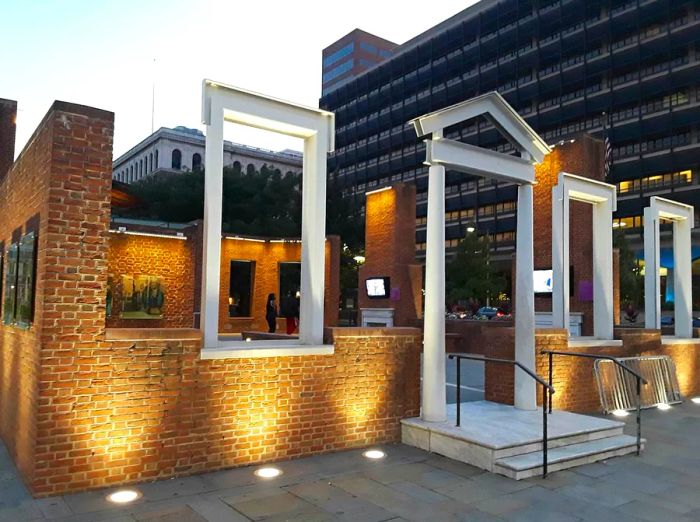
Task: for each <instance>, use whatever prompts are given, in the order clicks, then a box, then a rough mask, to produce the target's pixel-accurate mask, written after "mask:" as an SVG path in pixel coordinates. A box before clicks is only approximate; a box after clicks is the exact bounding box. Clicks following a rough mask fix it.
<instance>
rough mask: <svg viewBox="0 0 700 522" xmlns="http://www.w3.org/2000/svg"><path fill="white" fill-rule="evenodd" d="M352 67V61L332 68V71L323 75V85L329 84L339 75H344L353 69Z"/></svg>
mask: <svg viewBox="0 0 700 522" xmlns="http://www.w3.org/2000/svg"><path fill="white" fill-rule="evenodd" d="M353 66H354V63H353V60H352V59H350V60H348V61H347V62H345V63H341V64H340V65H338V66H337V67H334V68H333V69H331V70H330V71H328V72H327V73H325V74H324V75H323V83H326V82H329V81H331V80H333V79H335V78H337V77H338V76H340V75H341V74H345V73H346V72H348V71H350V70H351V69H352V68H353Z"/></svg>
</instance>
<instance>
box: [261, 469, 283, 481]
mask: <svg viewBox="0 0 700 522" xmlns="http://www.w3.org/2000/svg"><path fill="white" fill-rule="evenodd" d="M281 474H282V470H281V469H279V468H273V467H267V468H260V469H256V470H255V476H256V477H259V478H263V479H273V478H275V477H279V476H280V475H281Z"/></svg>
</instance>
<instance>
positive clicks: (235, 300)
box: [228, 261, 255, 317]
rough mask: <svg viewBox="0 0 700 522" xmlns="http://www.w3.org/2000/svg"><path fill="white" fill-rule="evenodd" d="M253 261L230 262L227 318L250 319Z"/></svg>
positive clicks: (253, 274)
mask: <svg viewBox="0 0 700 522" xmlns="http://www.w3.org/2000/svg"><path fill="white" fill-rule="evenodd" d="M254 277H255V262H254V261H231V278H230V280H229V293H228V296H229V297H228V316H229V317H250V316H251V303H252V301H253V280H254Z"/></svg>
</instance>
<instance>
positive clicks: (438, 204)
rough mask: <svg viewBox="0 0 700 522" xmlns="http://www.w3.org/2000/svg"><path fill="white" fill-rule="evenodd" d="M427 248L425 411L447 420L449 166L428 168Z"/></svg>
mask: <svg viewBox="0 0 700 522" xmlns="http://www.w3.org/2000/svg"><path fill="white" fill-rule="evenodd" d="M426 235H427V237H426V248H425V318H424V327H423V395H422V403H421V406H422V415H423V420H425V421H428V422H444V421H445V420H447V413H446V409H445V403H446V397H445V167H443V166H442V165H432V166H431V167H430V170H429V171H428V220H427V224H426Z"/></svg>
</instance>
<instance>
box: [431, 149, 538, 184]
mask: <svg viewBox="0 0 700 522" xmlns="http://www.w3.org/2000/svg"><path fill="white" fill-rule="evenodd" d="M426 163H427V164H430V165H436V164H440V165H444V166H445V168H447V169H450V170H457V171H459V172H466V173H468V174H473V175H476V176H483V177H486V178H496V179H499V180H502V181H508V182H513V183H517V184H521V185H522V184H524V183H534V182H535V168H534V166H533V165H532V164H531V163H530V161H528V160H526V159H522V158H518V157H516V156H510V155H508V154H502V153H500V152H495V151H492V150H489V149H483V148H481V147H475V146H474V145H468V144H466V143H461V142H459V141H454V140H448V139H432V140H427V141H426Z"/></svg>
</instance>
